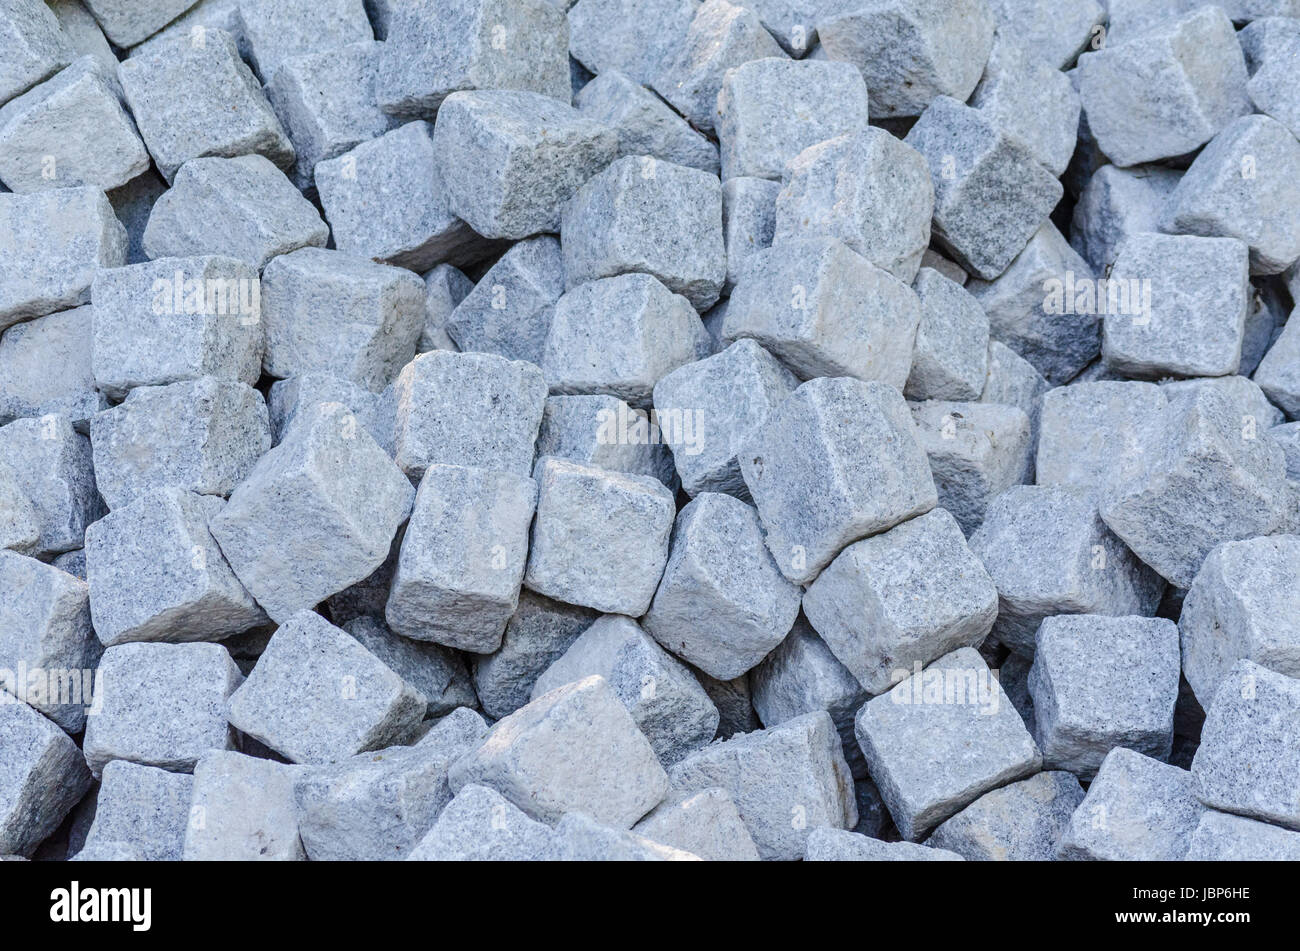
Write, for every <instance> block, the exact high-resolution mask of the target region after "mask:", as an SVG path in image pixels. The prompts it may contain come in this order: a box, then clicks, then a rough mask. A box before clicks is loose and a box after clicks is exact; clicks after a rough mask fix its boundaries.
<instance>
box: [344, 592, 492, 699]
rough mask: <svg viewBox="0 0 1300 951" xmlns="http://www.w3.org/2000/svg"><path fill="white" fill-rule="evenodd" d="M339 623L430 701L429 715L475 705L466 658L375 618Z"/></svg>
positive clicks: (355, 619) (361, 618)
mask: <svg viewBox="0 0 1300 951" xmlns="http://www.w3.org/2000/svg"><path fill="white" fill-rule="evenodd" d="M340 626H341V627H342V628H343V630H344V631H346V632H347V633H349V634H351V635H352V636H353V637H354V638H356V639H357V641H358V642H360V644H361V646H362V647H364V648H365V649H366V650H368V651H370V653H372V654H374V655H375V656H376V657H378V658H379V659H380V660H381V661H383V662H384V663H385V664H387V665H388V667H389V668H391V669H392V671H393V672H394V673H395V674H397V675H398V676H399V677H401V678H402V679H403V680H405V681H406V682H407V683H409V684H410V685H411V686H412V687H414V688H415V689H416V690H418V691H420V693H422V694H424V696H425V697H426V698H427V699H428V701H429V708H428V710H427V715H428V716H431V717H442V716H446V715H449V714H451V712H452V711H454V710H456V709H458V708H462V707H472V706H476V705H477V698H476V697H475V696H474V686H473V684H472V683H471V682H470V676H469V670H468V668H467V667H466V666H465V659H464V658H463V657H461V656H460V655H459V654H457V653H455V652H454V651H451V650H448V649H447V648H445V647H443V646H442V645H440V644H430V643H423V642H420V641H413V640H410V639H409V638H405V637H400V636H398V635H397V634H394V633H393V632H392V631H391V630H390V629H389V628H388V625H387V624H385V623H384V622H383V621H382V620H381V619H379V618H377V617H369V616H363V617H357V618H353V619H352V620H350V621H347V622H345V623H344V624H342V625H340Z"/></svg>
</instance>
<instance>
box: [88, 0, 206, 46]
mask: <svg viewBox="0 0 1300 951" xmlns="http://www.w3.org/2000/svg"><path fill="white" fill-rule="evenodd" d="M83 2H84V3H85V4H86V8H87V9H88V10H90V12H91V13H92V14H94V16H95V19H96V20H98V21H99V25H100V26H101V27H102V28H103V30H104V35H105V36H107V37H108V38H109V39H110V40H112V41H113V45H114V46H118V47H121V48H123V49H125V48H126V47H128V46H134V45H135V44H137V43H139V42H140V41H141V40H145V39H148V38H149V37H150V36H151V35H153V34H154V33H157V32H158V31H159V30H161V29H162V28H163V27H164V26H166V25H167V24H168V23H170V22H171V21H172V20H174V19H176V18H177V17H178V16H180V15H181V14H182V13H184V12H185V11H186V10H188V9H189V8H190V7H192V6H194V0H143V2H141V0H83Z"/></svg>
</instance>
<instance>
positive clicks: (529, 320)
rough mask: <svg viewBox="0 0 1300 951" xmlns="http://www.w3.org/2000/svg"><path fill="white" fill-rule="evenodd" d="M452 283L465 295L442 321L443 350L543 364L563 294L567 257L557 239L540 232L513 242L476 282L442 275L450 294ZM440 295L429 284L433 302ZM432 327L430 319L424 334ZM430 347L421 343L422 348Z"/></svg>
mask: <svg viewBox="0 0 1300 951" xmlns="http://www.w3.org/2000/svg"><path fill="white" fill-rule="evenodd" d="M443 266H444V267H445V265H443ZM456 273H457V274H459V272H456ZM430 279H432V276H431V277H430ZM453 282H455V283H457V284H458V285H459V286H458V287H457V289H456V291H455V293H459V294H460V295H461V298H460V300H459V301H457V303H456V305H455V306H454V308H453V309H451V310H450V311H448V313H447V315H446V317H445V318H444V319H443V320H442V322H441V324H440V325H439V326H441V327H442V328H444V333H445V334H446V335H447V336H449V337H450V341H449V343H451V345H450V346H446V347H441V348H440V349H443V350H463V351H467V352H468V351H472V350H473V351H480V352H483V353H495V354H497V355H498V356H502V357H505V358H506V359H508V360H526V361H528V362H529V363H536V364H538V365H540V364H541V362H542V355H543V353H544V351H545V347H546V335H547V333H548V332H549V331H550V329H551V318H552V315H553V314H554V313H555V304H556V301H558V300H559V299H560V297H561V295H563V294H564V255H563V252H562V251H561V249H560V242H559V240H558V239H557V238H554V237H552V236H551V235H540V236H538V237H535V238H528V239H527V240H524V241H520V242H519V243H517V244H514V245H512V246H511V247H510V250H508V251H507V252H506V253H505V254H503V255H502V256H501V258H500V259H499V260H498V261H497V262H496V263H495V264H493V265H492V267H491V268H490V269H489V270H488V271H487V273H486V274H484V275H483V276H482V278H480V279H479V282H478V284H477V286H475V285H473V284H469V281H468V279H467V278H465V277H464V276H463V275H461V276H460V278H459V280H457V279H456V278H455V277H454V276H448V277H446V278H443V279H442V286H445V287H446V288H447V291H446V292H444V293H447V294H448V295H449V297H450V295H451V286H452V283H453ZM461 282H463V283H461ZM438 293H439V292H438V291H437V285H430V291H429V297H428V300H429V302H430V306H432V305H433V302H434V301H435V299H436V298H437V296H438ZM429 326H430V325H429V323H428V322H427V321H426V324H425V328H426V333H427V331H428V328H429ZM423 342H424V338H421V344H423ZM431 349H433V347H424V346H421V350H422V351H424V350H431Z"/></svg>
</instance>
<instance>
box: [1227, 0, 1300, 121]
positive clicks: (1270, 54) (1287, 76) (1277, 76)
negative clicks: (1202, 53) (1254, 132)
mask: <svg viewBox="0 0 1300 951" xmlns="http://www.w3.org/2000/svg"><path fill="white" fill-rule="evenodd" d="M1295 12H1300V11H1295ZM1237 39H1238V40H1240V41H1241V50H1242V52H1243V53H1245V54H1246V70H1247V72H1249V73H1250V80H1249V81H1248V82H1247V83H1246V92H1247V94H1249V96H1250V101H1251V102H1253V103H1254V104H1255V108H1256V109H1257V110H1258V111H1260V112H1262V113H1264V114H1265V115H1270V116H1272V117H1273V118H1274V119H1276V120H1277V121H1278V122H1281V123H1282V124H1283V125H1285V126H1286V127H1287V128H1288V129H1290V130H1291V131H1292V133H1297V132H1300V98H1297V96H1296V90H1295V83H1293V82H1292V81H1291V76H1292V70H1293V69H1295V63H1296V57H1297V56H1300V23H1297V22H1296V18H1295V17H1294V16H1278V17H1273V16H1268V17H1262V18H1261V19H1259V20H1257V21H1255V22H1254V23H1251V24H1250V25H1249V26H1247V27H1246V28H1245V29H1244V30H1242V31H1241V32H1239V33H1238V34H1237Z"/></svg>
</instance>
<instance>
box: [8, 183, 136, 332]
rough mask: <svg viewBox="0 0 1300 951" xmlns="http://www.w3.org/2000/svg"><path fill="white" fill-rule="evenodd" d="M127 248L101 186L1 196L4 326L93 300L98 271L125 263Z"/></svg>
mask: <svg viewBox="0 0 1300 951" xmlns="http://www.w3.org/2000/svg"><path fill="white" fill-rule="evenodd" d="M126 250H127V239H126V229H125V228H123V227H122V223H121V222H120V221H118V220H117V217H116V216H115V215H114V214H113V206H112V205H110V204H109V202H108V199H107V198H106V197H105V196H104V193H103V192H102V191H100V190H99V189H98V188H92V187H90V186H85V187H82V188H56V189H51V190H48V191H42V192H36V193H33V194H29V195H0V252H2V253H0V330H4V329H6V328H8V327H9V326H11V325H13V324H16V323H18V322H19V321H22V320H27V319H29V318H32V317H41V316H43V315H45V314H50V313H53V312H54V311H56V310H65V309H67V308H69V307H76V306H77V305H79V304H86V303H89V302H90V285H91V282H92V281H94V279H95V271H96V270H97V269H98V268H101V267H121V266H122V265H123V264H125V263H126Z"/></svg>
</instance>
